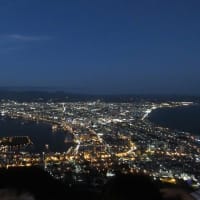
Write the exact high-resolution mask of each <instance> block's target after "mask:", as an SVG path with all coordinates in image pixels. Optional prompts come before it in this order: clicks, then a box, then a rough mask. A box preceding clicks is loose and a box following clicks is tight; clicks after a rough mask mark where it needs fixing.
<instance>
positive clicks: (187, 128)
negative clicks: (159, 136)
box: [148, 105, 200, 136]
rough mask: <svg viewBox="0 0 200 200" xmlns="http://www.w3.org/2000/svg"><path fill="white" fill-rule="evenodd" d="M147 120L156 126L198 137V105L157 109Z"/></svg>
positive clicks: (199, 130) (199, 132) (199, 121)
mask: <svg viewBox="0 0 200 200" xmlns="http://www.w3.org/2000/svg"><path fill="white" fill-rule="evenodd" d="M148 118H149V120H150V121H151V122H153V123H154V124H156V125H159V126H162V127H166V128H170V129H173V130H178V131H184V132H189V133H192V134H195V135H199V136H200V105H193V106H183V107H176V108H159V109H156V110H154V111H152V112H151V113H150V115H149V117H148Z"/></svg>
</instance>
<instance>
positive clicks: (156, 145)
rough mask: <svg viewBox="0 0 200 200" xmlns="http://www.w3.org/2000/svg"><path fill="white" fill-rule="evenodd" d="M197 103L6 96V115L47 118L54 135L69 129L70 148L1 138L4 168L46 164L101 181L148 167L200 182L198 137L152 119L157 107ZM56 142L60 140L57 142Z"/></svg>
mask: <svg viewBox="0 0 200 200" xmlns="http://www.w3.org/2000/svg"><path fill="white" fill-rule="evenodd" d="M192 104H193V103H192V102H167V103H165V102H163V103H153V102H143V103H138V102H137V103H105V102H101V101H94V102H73V103H69V102H62V103H54V102H47V103H44V102H43V103H42V102H29V103H26V102H23V103H19V102H16V101H9V100H2V101H1V103H0V110H1V116H2V117H9V118H13V119H22V120H30V121H35V123H40V122H45V123H48V124H50V125H51V127H52V134H59V133H58V130H62V131H64V132H65V133H66V137H65V141H64V143H65V144H66V151H64V152H51V151H49V149H48V148H49V145H48V144H46V145H45V149H46V150H45V151H44V152H38V153H33V152H31V151H30V150H28V147H29V146H31V145H32V141H31V138H30V137H27V136H21V137H19V136H18V137H17V136H16V137H14V136H13V137H10V138H9V137H2V138H1V139H0V148H1V153H0V166H1V168H9V167H16V166H17V167H20V166H41V167H42V168H44V169H45V170H46V171H48V172H49V173H50V174H51V175H52V176H54V177H55V178H57V179H61V180H62V179H63V178H64V177H65V174H66V173H68V172H72V173H73V174H74V180H73V181H74V182H82V181H84V178H85V176H87V174H92V173H94V172H95V173H96V174H98V175H99V176H100V177H101V179H102V180H106V178H108V177H110V176H113V175H114V174H115V173H116V172H117V171H120V172H122V173H136V172H143V173H145V174H148V175H150V176H153V177H154V179H160V180H162V181H164V182H165V181H167V182H170V183H176V181H178V180H180V179H182V180H192V181H193V182H194V186H195V187H198V186H199V182H200V172H199V170H198V168H199V165H200V156H199V155H200V142H199V137H198V136H194V135H192V134H190V133H185V132H180V131H173V130H170V129H168V128H162V127H158V126H156V125H154V124H152V123H151V122H150V121H149V120H148V114H149V113H151V111H152V110H154V109H157V108H163V107H178V106H188V105H192ZM55 143H56V141H55Z"/></svg>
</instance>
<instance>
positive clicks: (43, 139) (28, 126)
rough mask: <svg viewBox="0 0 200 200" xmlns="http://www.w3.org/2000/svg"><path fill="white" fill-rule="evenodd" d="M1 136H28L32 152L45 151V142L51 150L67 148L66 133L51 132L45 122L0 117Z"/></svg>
mask: <svg viewBox="0 0 200 200" xmlns="http://www.w3.org/2000/svg"><path fill="white" fill-rule="evenodd" d="M3 136H5V137H6V136H29V137H30V139H31V140H32V142H33V146H32V148H31V151H32V152H38V153H41V152H42V151H46V148H45V145H46V144H48V145H49V151H51V152H64V151H66V150H67V149H68V148H69V147H68V146H67V145H66V144H65V143H64V140H65V137H66V133H64V132H54V133H53V132H52V130H51V125H49V124H45V123H36V122H31V121H24V120H19V119H10V118H5V117H0V137H3Z"/></svg>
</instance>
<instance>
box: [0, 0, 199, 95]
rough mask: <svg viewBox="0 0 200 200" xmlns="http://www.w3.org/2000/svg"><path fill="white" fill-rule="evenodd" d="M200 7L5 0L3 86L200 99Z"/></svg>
mask: <svg viewBox="0 0 200 200" xmlns="http://www.w3.org/2000/svg"><path fill="white" fill-rule="evenodd" d="M199 10H200V1H199V0H130V1H129V0H123V1H122V0H113V1H111V0H100V1H99V0H90V1H89V0H88V1H87V0H80V1H78V0H1V1H0V86H44V87H46V86H53V87H64V88H66V89H67V90H69V91H74V92H83V93H115V94H122V93H133V94H134V93H162V94H163V93H164V94H171V93H173V94H200V89H199V88H200V12H199Z"/></svg>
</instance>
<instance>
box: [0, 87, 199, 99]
mask: <svg viewBox="0 0 200 200" xmlns="http://www.w3.org/2000/svg"><path fill="white" fill-rule="evenodd" d="M0 99H1V100H2V99H5V100H8V99H9V100H15V101H20V102H22V101H26V102H30V101H40V102H46V101H56V102H62V101H69V102H76V101H97V100H100V101H105V102H138V101H154V102H163V101H195V102H200V96H188V95H182V96H181V95H157V94H155V95H153V94H152V95H140V94H133V95H131V94H127V95H124V94H123V95H120V94H119V95H91V94H79V93H72V92H67V91H64V90H62V89H60V90H57V89H56V88H44V87H31V88H30V87H20V88H19V87H16V88H15V87H0Z"/></svg>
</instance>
